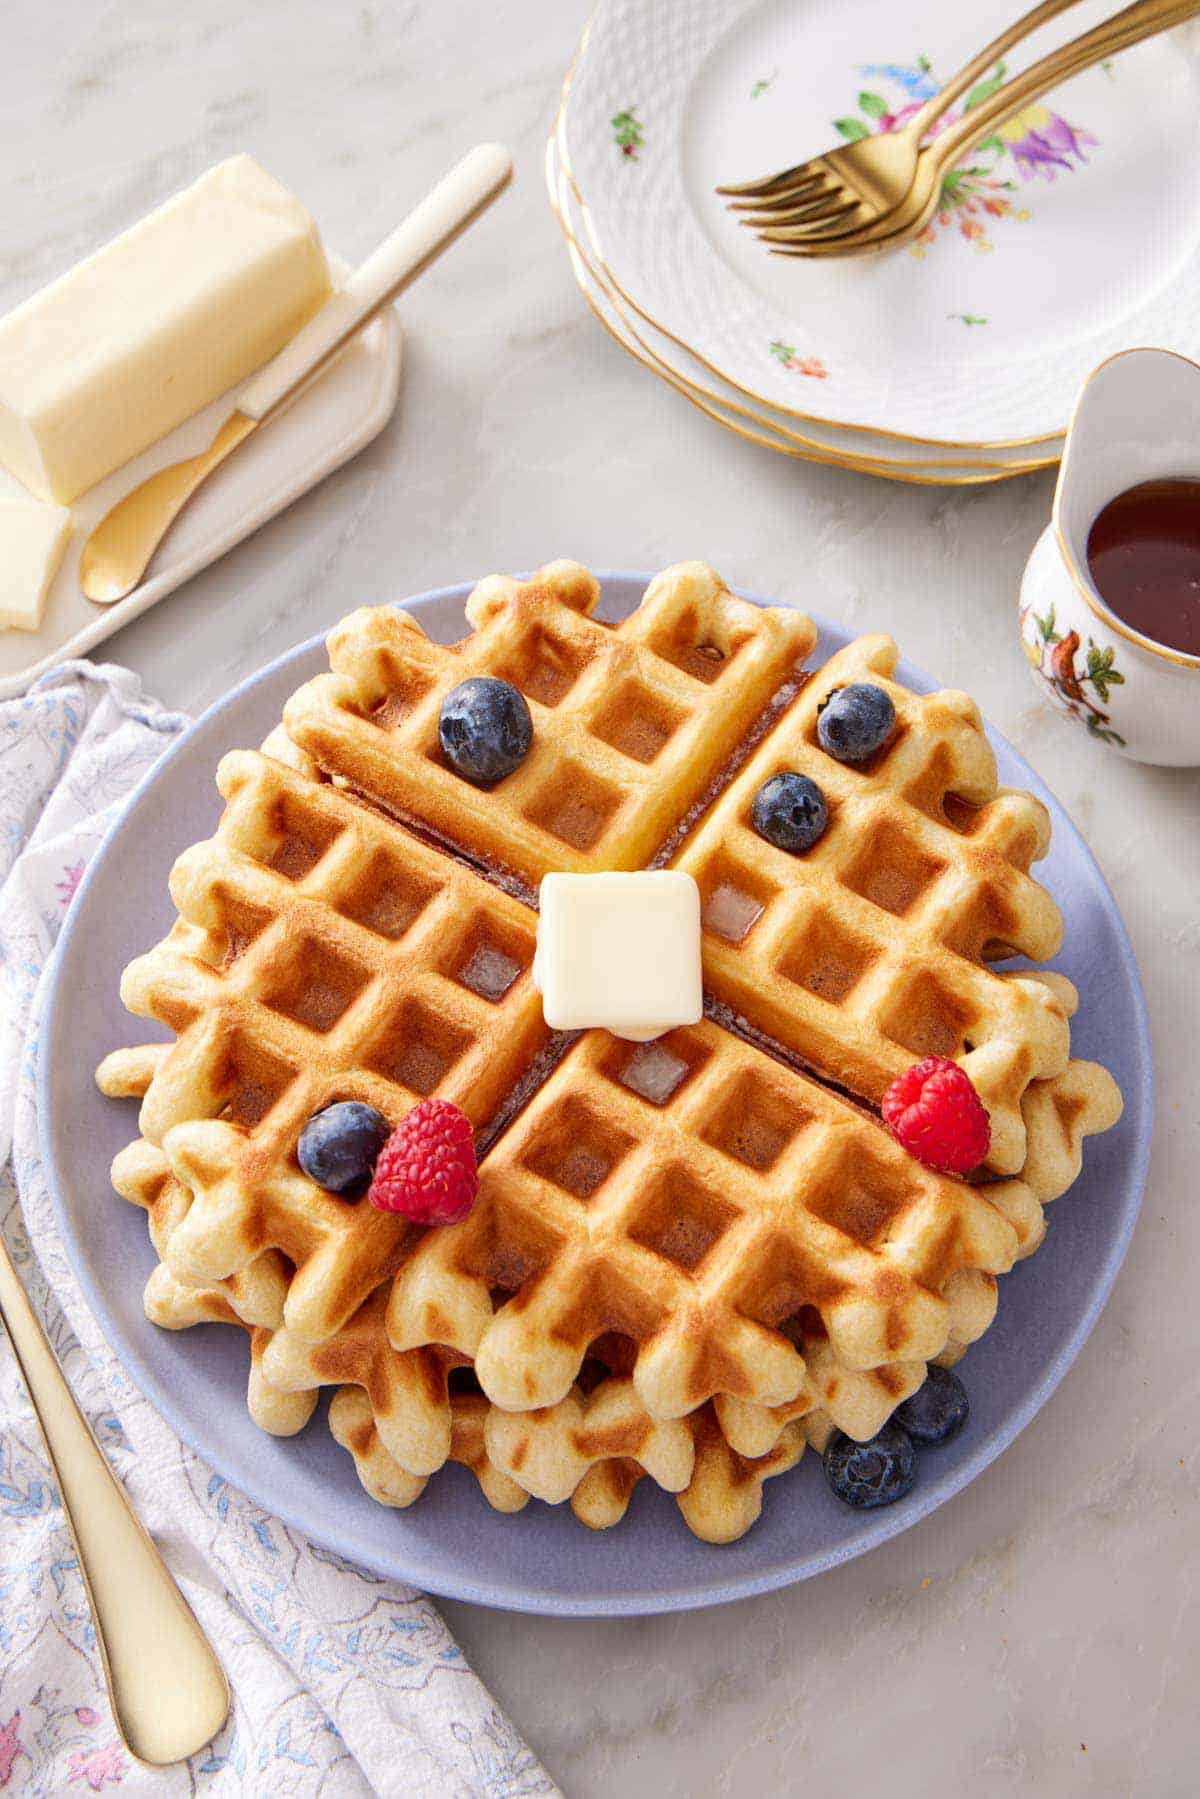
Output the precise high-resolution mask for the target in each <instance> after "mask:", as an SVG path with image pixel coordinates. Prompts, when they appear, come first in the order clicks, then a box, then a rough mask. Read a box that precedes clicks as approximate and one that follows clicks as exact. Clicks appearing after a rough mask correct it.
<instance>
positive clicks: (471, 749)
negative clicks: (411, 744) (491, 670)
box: [438, 675, 533, 784]
mask: <svg viewBox="0 0 1200 1799" xmlns="http://www.w3.org/2000/svg"><path fill="white" fill-rule="evenodd" d="M438 738H439V740H440V742H441V745H442V749H443V751H444V753H445V756H446V760H447V761H448V762H449V764H450V766H451V767H452V768H454V769H456V770H457V771H458V773H459V774H460V775H465V776H466V778H467V780H468V781H478V782H482V783H485V784H490V783H491V782H492V781H502V780H503V779H504V777H505V775H511V773H512V771H513V769H514V768H519V767H520V766H521V764H522V762H524V760H525V758H526V756H527V755H528V754H529V746H530V744H531V743H532V742H533V720H532V719H531V718H530V716H529V707H528V706H527V705H526V704H525V696H524V695H523V694H521V693H518V692H517V689H516V688H515V687H514V686H513V685H512V683H511V681H498V680H496V678H495V677H494V676H493V675H473V676H472V677H471V679H470V680H469V681H460V682H459V684H458V686H457V687H452V688H451V689H450V692H449V693H448V694H447V695H446V697H445V699H444V700H443V701H442V711H441V717H440V718H439V720H438Z"/></svg>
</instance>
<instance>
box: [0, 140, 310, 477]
mask: <svg viewBox="0 0 1200 1799" xmlns="http://www.w3.org/2000/svg"><path fill="white" fill-rule="evenodd" d="M329 291H330V280H329V268H328V265H327V263H326V261H325V252H324V250H323V249H322V247H321V239H320V236H319V234H318V232H317V228H316V225H315V224H314V223H313V221H312V219H311V218H310V217H309V215H308V213H307V212H306V211H305V209H304V207H303V206H301V204H300V202H299V200H297V199H295V198H294V197H293V195H291V194H289V193H288V191H287V189H286V188H285V187H282V186H281V185H280V183H279V182H278V181H275V180H274V179H273V178H272V177H271V176H270V175H268V174H267V173H266V171H265V170H264V169H261V168H259V166H258V164H257V163H256V162H255V161H254V160H253V158H252V157H249V156H232V157H230V158H229V160H228V161H227V162H223V163H219V164H218V165H217V167H216V168H215V169H210V170H209V172H208V174H207V175H202V176H201V177H200V180H199V181H197V182H195V183H194V184H193V185H192V186H191V187H189V188H185V190H184V191H183V193H181V194H177V195H176V196H175V198H174V199H173V200H168V201H167V203H166V205H165V206H160V207H159V209H158V211H157V212H152V213H151V214H150V215H149V217H148V218H145V219H143V220H142V221H141V222H140V224H137V225H134V226H133V227H132V229H131V230H129V231H126V232H125V233H123V235H122V236H120V237H118V238H114V239H113V241H112V243H110V244H106V245H105V246H104V248H103V249H102V250H97V252H96V254H95V255H94V256H89V257H88V258H87V259H86V261H84V262H81V263H78V264H76V266H75V267H74V268H73V269H71V270H69V271H68V273H67V274H65V275H63V276H61V277H60V279H59V280H57V281H55V282H52V283H51V285H50V286H49V287H47V288H43V290H42V292H41V293H39V294H34V295H33V296H32V298H30V299H28V300H26V301H25V303H24V304H23V305H21V306H18V307H17V309H16V311H15V312H10V313H9V314H8V316H7V317H6V318H3V319H0V462H2V463H3V464H4V466H5V467H6V468H8V469H10V470H11V471H12V473H13V474H14V475H16V477H17V479H18V480H19V481H21V482H23V483H24V485H25V486H26V487H28V488H29V489H31V491H32V492H34V493H36V494H40V495H42V496H43V498H47V499H55V500H61V501H63V502H69V501H71V500H73V499H75V497H76V496H77V495H78V494H81V493H83V492H84V490H85V489H86V488H89V487H93V486H94V485H95V483H96V482H97V481H100V480H102V479H103V478H104V476H105V475H109V474H111V473H112V471H113V469H115V468H119V467H120V466H121V464H122V463H123V462H128V460H129V458H130V457H131V456H136V455H137V454H138V453H139V452H140V451H142V450H144V449H145V448H146V447H147V445H149V444H152V443H154V442H156V441H157V440H158V438H160V437H164V436H165V435H166V433H167V432H168V431H173V430H174V429H175V427H176V425H179V424H182V422H183V420H184V419H186V418H190V417H191V416H192V414H193V413H194V412H199V410H200V408H201V407H202V406H207V404H208V402H209V401H210V400H215V399H216V397H217V395H218V394H222V393H224V392H225V390H226V389H227V388H230V387H233V386H235V385H236V384H237V383H238V382H239V381H244V380H245V378H246V377H247V375H249V374H251V373H252V372H253V371H254V370H255V369H257V368H260V367H261V366H262V364H263V363H264V362H267V361H269V360H270V358H271V357H272V356H274V355H276V354H277V353H278V351H280V350H281V349H282V348H283V346H284V344H285V343H287V341H288V340H289V338H291V337H292V336H293V335H294V334H295V332H296V331H297V330H299V328H300V326H301V325H303V324H304V322H305V320H306V319H308V318H310V317H311V315H312V314H313V313H314V312H315V311H316V310H317V308H318V307H319V306H321V305H322V304H323V302H324V301H325V300H326V298H327V297H328V295H329Z"/></svg>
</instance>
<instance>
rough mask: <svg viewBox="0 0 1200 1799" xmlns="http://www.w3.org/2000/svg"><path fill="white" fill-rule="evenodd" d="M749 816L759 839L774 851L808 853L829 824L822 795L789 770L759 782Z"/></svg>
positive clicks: (808, 782) (819, 790)
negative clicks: (759, 785)
mask: <svg viewBox="0 0 1200 1799" xmlns="http://www.w3.org/2000/svg"><path fill="white" fill-rule="evenodd" d="M750 816H751V818H752V819H753V821H754V829H755V830H756V831H757V832H758V834H759V836H760V837H765V838H766V840H767V842H768V843H773V844H774V845H775V848H776V849H778V850H810V849H811V848H812V846H813V844H814V843H815V842H816V841H817V838H818V837H819V836H820V835H821V833H822V832H823V831H824V829H825V826H826V825H827V824H828V823H829V812H828V809H827V807H826V805H825V795H824V794H823V793H822V792H821V789H820V788H819V787H818V786H817V783H816V782H815V781H810V780H809V778H808V776H807V775H798V774H794V773H793V772H792V770H791V769H784V770H783V772H782V774H778V775H772V776H771V778H770V780H769V781H764V782H763V784H762V786H761V787H760V788H759V790H758V792H757V793H756V794H755V796H754V804H753V806H752V807H751V809H750Z"/></svg>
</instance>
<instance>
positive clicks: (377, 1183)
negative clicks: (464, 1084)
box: [367, 1099, 479, 1224]
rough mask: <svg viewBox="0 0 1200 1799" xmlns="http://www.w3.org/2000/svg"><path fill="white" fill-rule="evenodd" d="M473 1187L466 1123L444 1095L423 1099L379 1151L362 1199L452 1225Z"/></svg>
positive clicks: (470, 1200) (469, 1202) (475, 1174)
mask: <svg viewBox="0 0 1200 1799" xmlns="http://www.w3.org/2000/svg"><path fill="white" fill-rule="evenodd" d="M478 1191H479V1171H478V1167H477V1165H476V1161H475V1143H474V1139H473V1137H472V1135H471V1125H470V1121H469V1120H468V1119H467V1118H466V1117H465V1116H464V1114H463V1113H462V1112H460V1111H459V1109H458V1107H457V1106H456V1105H453V1104H451V1102H450V1101H449V1100H448V1099H423V1100H422V1101H421V1103H420V1105H417V1106H414V1107H413V1109H412V1111H411V1112H409V1113H407V1114H406V1116H405V1117H404V1118H402V1119H401V1120H400V1123H399V1124H398V1125H397V1126H396V1128H395V1130H394V1131H393V1132H392V1134H391V1136H390V1137H389V1138H388V1140H387V1142H386V1143H385V1144H384V1146H383V1148H382V1149H381V1150H380V1152H379V1158H378V1160H377V1161H376V1163H375V1178H374V1179H373V1180H372V1182H371V1186H370V1189H369V1191H368V1193H367V1198H368V1199H369V1200H370V1202H371V1204H372V1205H373V1206H378V1207H379V1209H380V1211H381V1212H402V1213H403V1214H404V1216H405V1217H406V1218H411V1219H412V1221H413V1223H414V1224H458V1223H460V1222H461V1220H462V1219H464V1218H465V1217H466V1216H467V1213H468V1212H469V1211H470V1210H471V1207H472V1206H473V1205H474V1204H475V1195H476V1193H477V1192H478Z"/></svg>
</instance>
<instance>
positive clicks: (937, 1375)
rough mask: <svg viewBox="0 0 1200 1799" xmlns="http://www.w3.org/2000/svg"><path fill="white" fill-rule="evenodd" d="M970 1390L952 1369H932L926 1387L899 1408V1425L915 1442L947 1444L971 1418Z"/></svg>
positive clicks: (926, 1378) (897, 1408) (897, 1412)
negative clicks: (947, 1440) (949, 1438)
mask: <svg viewBox="0 0 1200 1799" xmlns="http://www.w3.org/2000/svg"><path fill="white" fill-rule="evenodd" d="M970 1411H971V1402H970V1400H969V1399H968V1398H967V1389H966V1388H965V1387H964V1386H963V1384H962V1382H961V1381H960V1380H959V1378H958V1376H957V1374H953V1373H952V1372H951V1371H950V1369H949V1368H931V1369H930V1370H929V1373H928V1374H927V1375H926V1376H925V1383H924V1385H923V1386H920V1387H918V1388H917V1390H916V1392H915V1393H914V1394H913V1396H912V1398H911V1399H906V1400H905V1401H904V1404H903V1405H899V1406H897V1407H896V1413H895V1416H896V1422H897V1424H901V1425H903V1427H904V1429H905V1430H906V1431H907V1432H908V1434H909V1436H910V1437H911V1438H912V1439H913V1441H914V1442H915V1443H944V1442H945V1441H946V1439H947V1437H952V1436H953V1435H954V1434H955V1432H956V1431H960V1430H961V1429H962V1427H963V1425H964V1424H965V1423H966V1422H967V1418H968V1416H969V1415H970Z"/></svg>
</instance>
